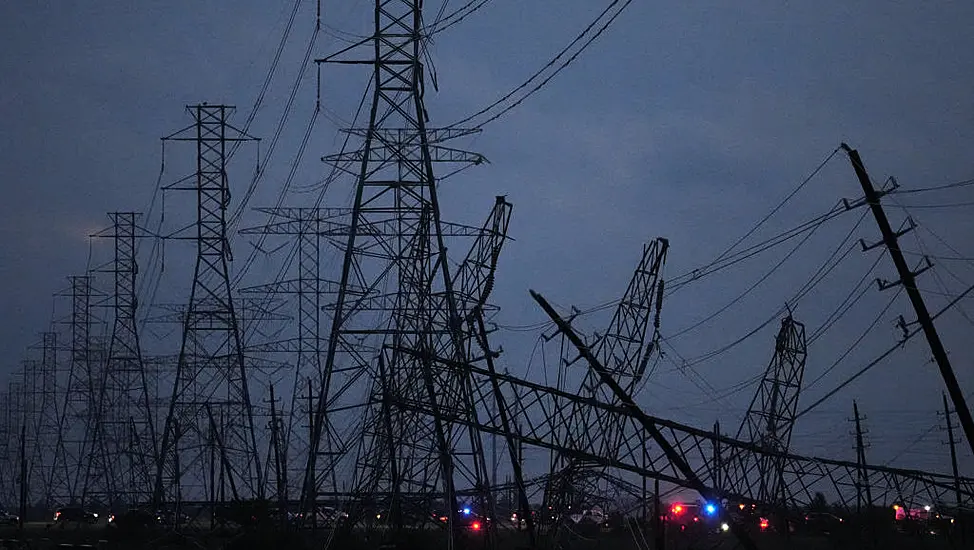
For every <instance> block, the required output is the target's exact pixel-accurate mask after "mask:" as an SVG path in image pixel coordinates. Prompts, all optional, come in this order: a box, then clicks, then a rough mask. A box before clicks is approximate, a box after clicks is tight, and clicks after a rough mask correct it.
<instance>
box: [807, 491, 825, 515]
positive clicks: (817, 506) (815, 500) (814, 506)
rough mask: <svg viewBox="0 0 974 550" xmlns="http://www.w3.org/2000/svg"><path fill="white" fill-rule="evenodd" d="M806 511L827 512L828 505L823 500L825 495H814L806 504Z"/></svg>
mask: <svg viewBox="0 0 974 550" xmlns="http://www.w3.org/2000/svg"><path fill="white" fill-rule="evenodd" d="M808 510H809V511H810V512H827V511H828V510H829V503H828V501H827V500H825V495H823V494H822V493H815V496H813V497H812V501H811V502H810V503H808Z"/></svg>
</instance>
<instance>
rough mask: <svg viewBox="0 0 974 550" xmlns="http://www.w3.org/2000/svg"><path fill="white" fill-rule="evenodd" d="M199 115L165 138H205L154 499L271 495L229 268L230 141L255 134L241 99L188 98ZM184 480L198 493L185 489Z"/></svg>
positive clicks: (199, 147) (198, 165) (198, 159)
mask: <svg viewBox="0 0 974 550" xmlns="http://www.w3.org/2000/svg"><path fill="white" fill-rule="evenodd" d="M188 109H189V111H190V113H191V114H192V116H193V122H194V123H193V125H192V126H190V127H189V128H187V129H186V130H185V131H182V132H178V133H176V134H174V135H172V136H169V137H167V138H165V139H168V140H174V141H189V142H192V143H194V144H195V145H196V153H197V154H196V178H195V179H196V181H195V185H192V186H187V187H173V189H182V190H188V191H194V192H195V193H196V195H197V219H196V224H195V226H194V227H195V229H196V234H195V236H193V237H188V238H190V239H191V240H194V241H196V268H195V272H194V275H193V285H192V290H191V291H190V298H189V304H188V307H187V308H186V311H185V313H184V314H183V333H182V343H181V345H180V351H179V358H178V360H177V366H176V377H175V381H174V383H173V387H172V396H171V399H170V402H169V409H168V413H167V415H166V421H165V426H164V429H163V433H162V442H161V445H160V448H159V461H158V464H157V466H156V472H155V484H154V490H153V500H154V501H155V502H156V503H157V504H158V503H161V502H162V501H163V500H166V501H168V502H175V503H176V504H177V506H178V504H179V502H181V501H182V499H183V498H184V496H185V497H188V498H190V499H193V500H203V499H206V500H208V501H210V502H216V501H217V500H218V499H222V497H223V496H224V495H225V494H226V489H227V487H228V486H229V489H230V493H231V496H232V497H233V498H234V499H236V498H242V497H258V498H262V497H263V485H262V477H261V464H260V456H259V452H258V450H257V441H256V434H255V431H254V412H253V407H252V406H251V396H250V392H249V390H248V387H247V369H246V367H245V363H244V354H243V345H242V343H241V333H240V327H239V326H238V322H237V315H236V312H235V310H234V305H233V300H232V295H231V289H230V278H229V267H228V264H229V260H230V247H229V242H228V240H227V219H226V210H227V207H228V204H229V202H230V190H229V184H228V181H227V167H226V164H227V153H228V152H227V146H228V144H230V143H232V142H237V141H249V140H252V139H254V138H251V137H250V136H247V135H246V134H244V133H243V132H241V131H239V130H237V129H235V128H233V127H232V126H230V125H229V124H228V122H227V117H228V115H229V114H230V112H231V111H232V109H233V108H232V107H229V106H226V105H206V104H202V105H196V106H192V107H188ZM184 489H185V490H186V491H188V493H189V494H184Z"/></svg>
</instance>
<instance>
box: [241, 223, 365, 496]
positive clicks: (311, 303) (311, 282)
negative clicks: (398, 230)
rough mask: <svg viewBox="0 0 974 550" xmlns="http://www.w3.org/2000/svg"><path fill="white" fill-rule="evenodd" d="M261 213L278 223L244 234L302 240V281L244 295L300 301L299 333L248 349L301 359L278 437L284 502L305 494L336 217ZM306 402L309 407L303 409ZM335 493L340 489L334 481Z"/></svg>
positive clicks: (290, 380) (331, 288) (332, 287)
mask: <svg viewBox="0 0 974 550" xmlns="http://www.w3.org/2000/svg"><path fill="white" fill-rule="evenodd" d="M258 210H259V211H261V212H263V213H265V214H268V215H270V216H272V219H273V220H274V221H273V222H272V223H269V224H267V225H265V226H262V227H256V228H249V229H244V230H243V231H241V232H240V233H241V234H245V235H288V236H293V237H294V238H295V239H296V241H297V242H296V247H297V250H296V255H297V270H296V271H297V273H296V275H297V276H296V277H291V278H287V279H283V280H280V281H276V282H273V283H269V284H265V285H260V286H256V287H249V288H246V289H242V290H241V292H242V293H245V294H265V295H269V296H279V295H282V294H283V295H293V296H294V297H295V299H296V301H297V321H298V322H297V333H296V334H294V335H293V336H292V337H290V338H287V339H284V340H277V341H274V342H262V343H256V344H255V343H253V342H251V343H250V344H249V345H248V349H252V350H255V351H257V350H259V351H266V352H283V353H286V354H289V355H290V356H291V357H294V358H295V363H294V366H293V367H292V368H291V369H290V370H289V371H288V376H287V377H286V378H285V379H284V380H283V382H284V384H282V385H281V387H284V388H287V389H289V390H290V391H289V392H288V393H285V394H284V395H285V396H287V397H288V398H289V399H290V401H289V403H286V404H285V407H286V409H285V414H283V415H282V416H283V417H284V418H282V419H281V424H283V428H284V429H283V433H281V434H280V435H279V437H277V438H276V441H277V442H278V444H277V446H278V447H279V449H280V451H279V452H278V453H276V454H275V456H276V457H277V460H278V462H280V463H281V467H280V468H279V470H280V475H279V476H278V487H277V493H278V497H279V499H282V500H284V501H287V500H288V499H289V497H290V490H291V489H292V488H293V489H297V490H300V484H301V478H302V477H303V473H304V467H305V465H306V457H307V452H308V441H309V437H308V436H307V432H305V433H302V431H301V429H300V428H301V427H302V426H303V425H309V424H310V420H309V416H310V413H311V403H312V401H313V400H312V398H311V396H310V395H309V391H308V390H309V389H311V388H317V387H319V386H320V384H321V356H322V354H323V353H324V339H323V338H322V322H321V317H322V311H321V296H322V294H323V293H327V294H331V295H334V294H335V292H336V290H337V287H338V285H337V284H334V283H331V282H329V281H327V280H323V279H322V278H321V266H320V262H319V260H320V257H319V244H320V240H321V235H322V233H323V228H324V227H328V226H329V225H330V224H331V222H330V218H331V216H330V215H329V213H328V211H327V210H326V209H322V208H287V207H282V208H263V209H258ZM341 233H347V231H341ZM301 403H304V404H305V406H304V407H303V408H302V407H301ZM275 422H276V421H275ZM276 433H277V432H275V434H276ZM325 437H326V441H325V448H326V449H328V448H330V443H331V437H330V433H328V432H326V434H325ZM268 467H270V466H269V465H268ZM331 489H332V490H333V491H334V490H337V489H338V488H337V486H336V483H335V482H334V478H333V480H332V487H331Z"/></svg>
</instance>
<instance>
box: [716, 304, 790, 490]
mask: <svg viewBox="0 0 974 550" xmlns="http://www.w3.org/2000/svg"><path fill="white" fill-rule="evenodd" d="M806 355H807V349H806V344H805V326H804V325H803V324H801V323H799V322H797V321H795V320H794V319H793V318H792V316H791V315H788V316H787V317H785V318H784V319H783V320H782V321H781V329H780V330H779V331H778V335H777V337H776V338H775V347H774V357H772V359H771V363H770V364H769V365H768V368H767V369H766V370H765V372H764V377H763V378H762V379H761V384H760V385H759V386H758V391H757V393H755V395H754V398H753V399H752V400H751V405H750V406H749V407H748V410H747V414H746V415H745V417H744V420H743V422H742V423H741V426H740V428H739V429H738V430H737V436H736V438H737V439H740V440H744V441H751V442H753V443H754V444H755V445H757V446H758V448H760V449H761V450H762V451H764V452H763V453H762V454H758V455H751V454H740V455H738V456H733V457H731V458H729V459H727V461H726V465H727V470H728V471H727V474H726V475H727V476H728V481H730V485H731V486H734V485H736V484H738V483H742V482H744V480H752V481H751V483H752V484H753V483H754V480H755V479H756V480H757V487H758V491H757V497H758V500H760V501H761V502H765V503H769V504H777V505H784V504H785V500H784V499H785V493H784V488H783V487H782V475H783V468H784V465H785V458H784V454H785V453H787V452H788V450H789V446H790V444H791V432H792V429H793V428H794V426H795V415H796V414H797V413H798V396H799V394H800V393H801V384H802V376H803V374H804V372H805V357H806ZM747 456H749V457H751V458H754V459H756V460H752V461H749V460H746V459H745V457H747Z"/></svg>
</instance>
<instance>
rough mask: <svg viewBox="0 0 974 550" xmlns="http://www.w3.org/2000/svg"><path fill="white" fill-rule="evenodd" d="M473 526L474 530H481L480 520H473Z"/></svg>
mask: <svg viewBox="0 0 974 550" xmlns="http://www.w3.org/2000/svg"><path fill="white" fill-rule="evenodd" d="M471 527H473V530H474V531H480V522H479V521H475V522H473V525H472V526H471Z"/></svg>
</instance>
